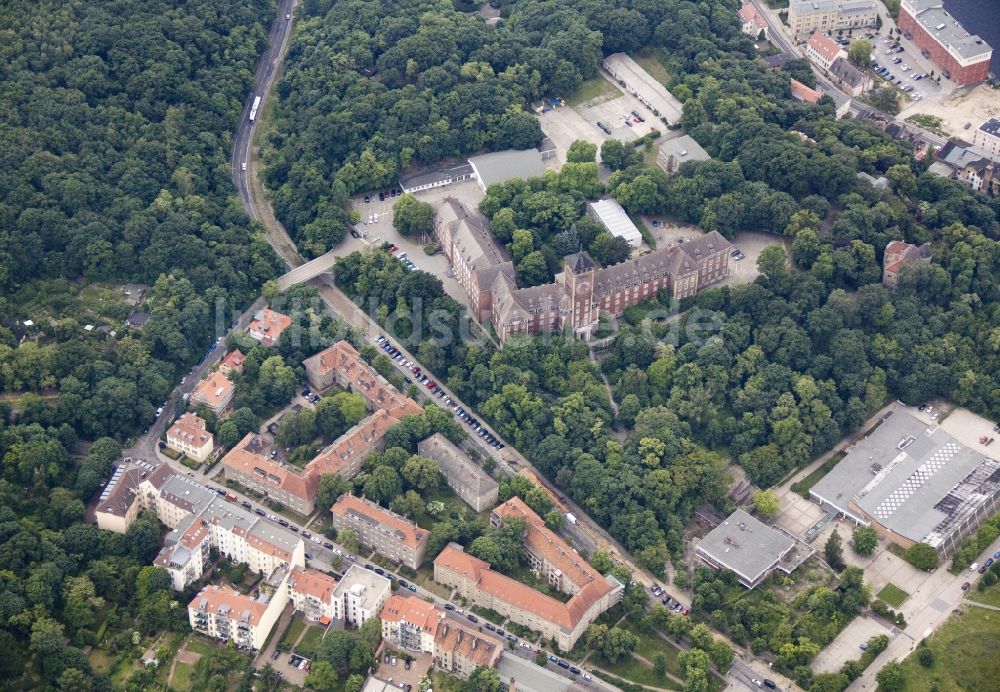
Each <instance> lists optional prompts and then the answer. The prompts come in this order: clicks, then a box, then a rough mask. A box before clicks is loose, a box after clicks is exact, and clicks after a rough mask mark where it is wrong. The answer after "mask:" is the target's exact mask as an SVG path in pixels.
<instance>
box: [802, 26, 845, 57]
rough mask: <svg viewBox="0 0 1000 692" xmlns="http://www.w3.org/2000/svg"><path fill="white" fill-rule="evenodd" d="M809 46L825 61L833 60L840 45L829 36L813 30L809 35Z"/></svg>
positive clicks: (839, 49)
mask: <svg viewBox="0 0 1000 692" xmlns="http://www.w3.org/2000/svg"><path fill="white" fill-rule="evenodd" d="M809 47H810V48H812V49H813V51H815V52H816V53H818V54H819V55H820V57H822V58H823V59H824V60H825V61H826V62H827V63H831V62H833V59H834V58H836V57H837V54H838V53H839V52H840V51H841V48H840V45H839V44H838V43H837V42H836V41H834V40H833V39H832V38H830V37H829V36H827V35H825V34H822V33H820V32H819V31H817V32H815V33H814V34H813V35H812V36H810V37H809Z"/></svg>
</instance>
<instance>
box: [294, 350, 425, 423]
mask: <svg viewBox="0 0 1000 692" xmlns="http://www.w3.org/2000/svg"><path fill="white" fill-rule="evenodd" d="M302 364H303V366H305V369H306V378H307V379H308V380H309V384H310V385H311V386H312V387H313V389H315V390H316V391H323V390H325V389H328V388H329V387H331V386H332V385H334V384H336V385H337V386H339V387H342V388H343V389H349V390H350V391H352V392H356V393H358V394H360V395H361V396H362V397H364V399H365V401H367V402H368V407H369V409H370V410H373V411H375V410H383V411H385V412H386V413H388V414H389V415H390V416H392V417H393V418H395V419H397V420H402V419H403V417H404V416H408V415H417V414H420V413H422V412H423V409H422V408H420V405H419V404H417V402H415V401H414V400H413V399H411V398H409V397H408V396H405V395H403V394H401V393H400V392H399V390H397V389H396V388H395V387H393V386H392V385H391V384H390V383H389V381H388V380H386V379H385V378H384V377H382V376H381V375H379V374H378V372H377V371H376V370H375V368H373V367H372V366H370V365H368V363H366V362H365V360H364V359H363V358H362V357H361V354H360V353H358V351H357V350H356V349H355V348H354V347H353V346H351V345H350V344H349V343H348V342H346V341H338V342H337V343H335V344H333V345H332V346H330V347H329V348H326V349H323V350H322V351H320V352H319V353H317V354H316V355H314V356H311V357H310V358H307V359H306V360H305V361H303V363H302Z"/></svg>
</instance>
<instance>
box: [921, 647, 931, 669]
mask: <svg viewBox="0 0 1000 692" xmlns="http://www.w3.org/2000/svg"><path fill="white" fill-rule="evenodd" d="M917 661H918V662H919V663H920V665H922V666H923V667H924V668H933V667H934V650H933V649H931V648H929V647H927V646H921V647H920V651H919V652H918V653H917Z"/></svg>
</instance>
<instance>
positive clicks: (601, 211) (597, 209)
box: [587, 199, 642, 249]
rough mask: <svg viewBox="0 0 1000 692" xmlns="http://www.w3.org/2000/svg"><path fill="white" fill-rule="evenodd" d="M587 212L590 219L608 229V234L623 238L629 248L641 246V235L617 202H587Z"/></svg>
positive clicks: (604, 200)
mask: <svg viewBox="0 0 1000 692" xmlns="http://www.w3.org/2000/svg"><path fill="white" fill-rule="evenodd" d="M587 211H588V212H589V213H590V218H592V219H593V220H594V221H597V222H599V223H600V224H601V225H602V226H604V227H605V228H606V229H608V233H610V234H611V235H613V236H614V237H616V238H624V239H625V242H626V243H628V246H629V247H630V248H633V249H634V248H637V247H639V246H640V245H642V233H640V232H639V229H638V228H636V225H635V224H634V223H632V219H630V218H629V216H628V214H627V213H626V212H625V209H623V208H622V205H620V204H618V202H617V201H615V200H613V199H602V200H598V201H597V202H588V203H587Z"/></svg>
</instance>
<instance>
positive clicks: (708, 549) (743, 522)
mask: <svg viewBox="0 0 1000 692" xmlns="http://www.w3.org/2000/svg"><path fill="white" fill-rule="evenodd" d="M794 545H795V541H794V540H792V539H791V538H789V537H788V536H786V535H785V534H783V533H781V532H780V531H777V530H775V529H772V528H771V527H770V526H767V525H766V524H763V523H761V522H759V521H757V520H756V519H754V518H753V517H751V516H750V515H749V514H747V513H746V512H744V511H743V510H742V509H738V510H736V511H735V512H733V513H732V515H731V516H730V517H729V518H728V519H726V520H725V521H724V522H722V523H721V524H719V525H718V526H716V527H715V528H714V529H712V531H711V532H710V533H709V534H708V535H707V536H705V537H704V538H702V539H701V541H700V542H699V543H698V550H701V551H702V552H704V553H705V554H706V555H708V556H709V557H711V558H712V559H713V560H715V561H716V562H718V563H719V564H720V565H724V566H725V567H727V568H728V569H731V570H732V571H734V572H736V573H737V574H739V575H742V576H743V577H746V578H747V579H749V580H751V581H753V580H755V579H756V578H757V577H759V576H760V575H761V574H762V573H764V572H765V571H766V570H767V569H768V568H770V567H771V566H772V565H774V563H775V562H776V561H777V560H778V558H779V557H780V556H781V555H783V554H784V553H786V552H788V551H789V550H791V548H792V547H793V546H794Z"/></svg>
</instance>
